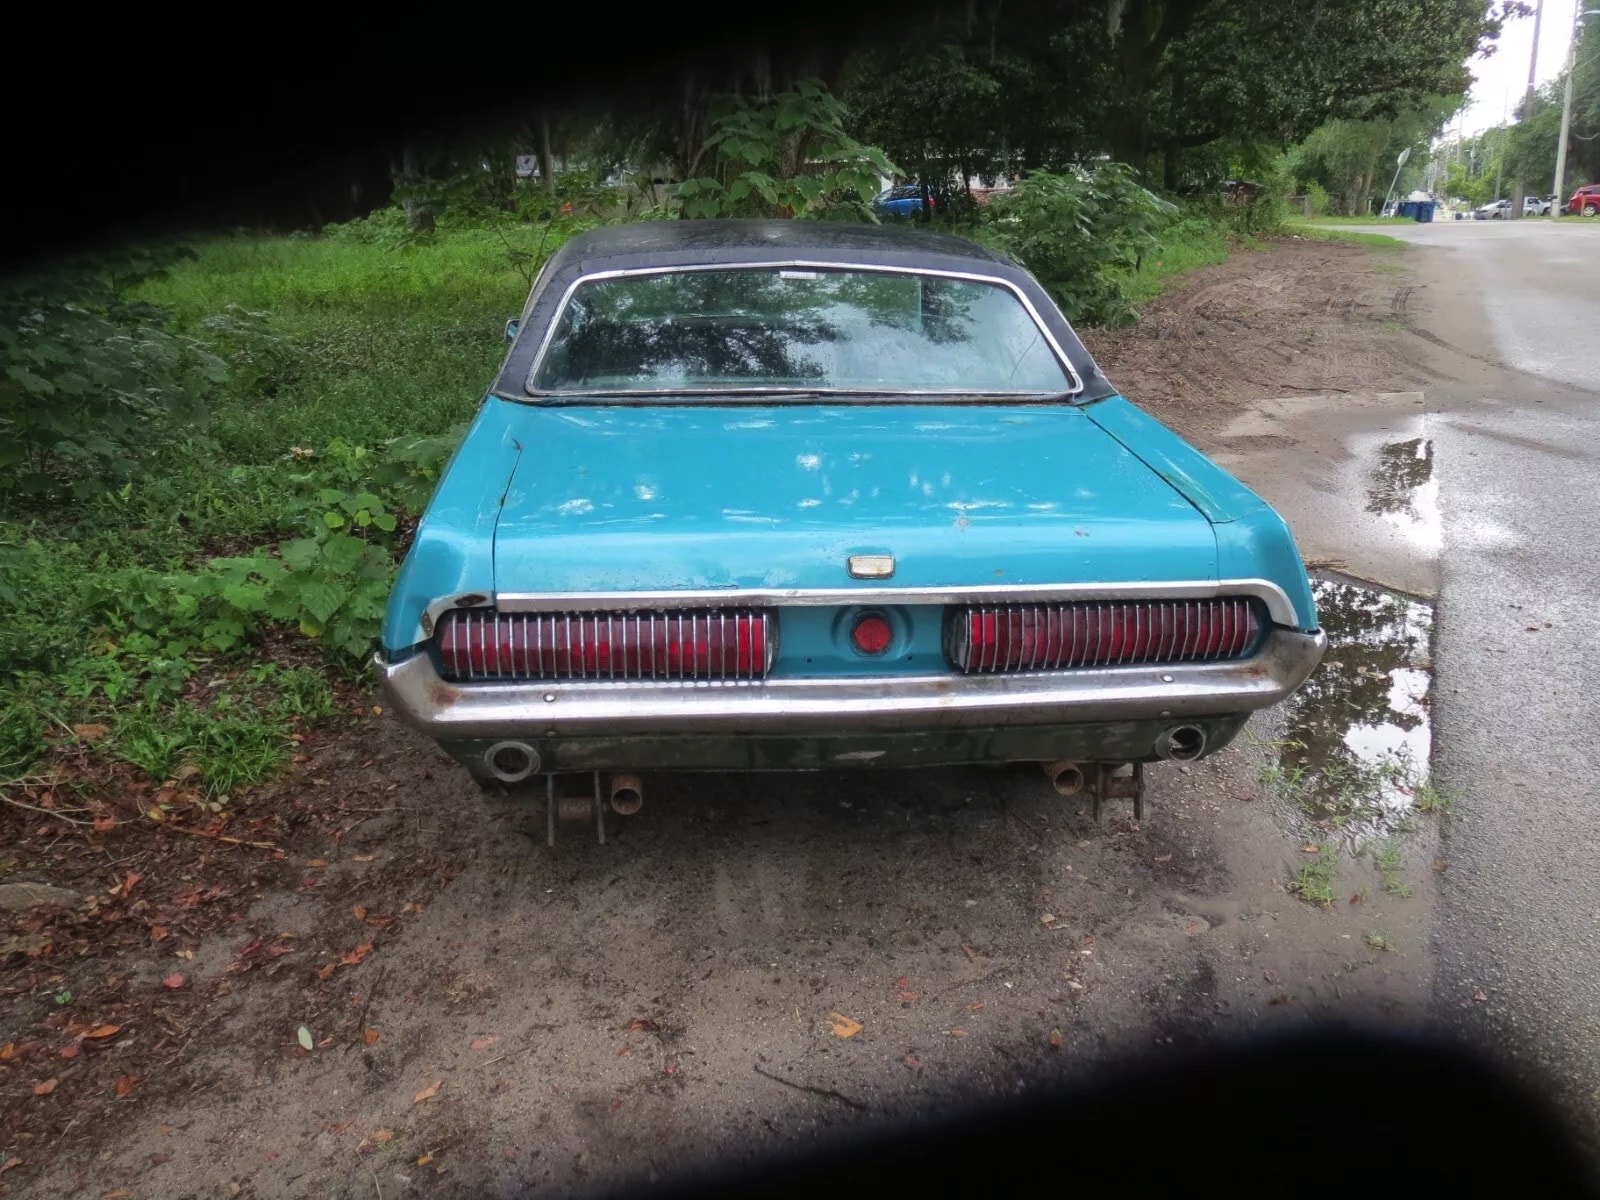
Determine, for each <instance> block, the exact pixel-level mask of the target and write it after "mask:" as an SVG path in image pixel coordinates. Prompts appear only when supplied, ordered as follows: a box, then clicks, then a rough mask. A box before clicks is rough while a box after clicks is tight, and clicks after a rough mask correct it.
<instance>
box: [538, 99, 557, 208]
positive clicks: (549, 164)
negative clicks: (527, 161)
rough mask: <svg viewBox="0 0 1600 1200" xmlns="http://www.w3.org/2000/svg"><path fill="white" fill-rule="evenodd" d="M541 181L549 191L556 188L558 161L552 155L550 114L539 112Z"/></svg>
mask: <svg viewBox="0 0 1600 1200" xmlns="http://www.w3.org/2000/svg"><path fill="white" fill-rule="evenodd" d="M539 182H540V183H542V184H543V185H544V189H545V191H547V192H553V191H555V190H556V163H555V159H554V158H552V157H551V156H550V114H549V113H547V112H541V113H540V114H539Z"/></svg>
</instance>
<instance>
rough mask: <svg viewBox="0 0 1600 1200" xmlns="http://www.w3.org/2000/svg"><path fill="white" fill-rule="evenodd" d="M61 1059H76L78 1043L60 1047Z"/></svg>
mask: <svg viewBox="0 0 1600 1200" xmlns="http://www.w3.org/2000/svg"><path fill="white" fill-rule="evenodd" d="M61 1057H62V1058H77V1057H78V1043H77V1042H73V1043H72V1044H71V1045H70V1046H63V1047H61Z"/></svg>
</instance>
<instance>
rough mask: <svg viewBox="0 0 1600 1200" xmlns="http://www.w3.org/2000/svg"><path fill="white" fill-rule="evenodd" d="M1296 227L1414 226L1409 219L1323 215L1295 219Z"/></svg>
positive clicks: (1413, 222)
mask: <svg viewBox="0 0 1600 1200" xmlns="http://www.w3.org/2000/svg"><path fill="white" fill-rule="evenodd" d="M1294 224H1296V225H1331V226H1340V225H1415V224H1417V222H1415V221H1413V220H1412V219H1411V218H1410V217H1342V216H1335V215H1333V214H1331V213H1324V214H1323V215H1322V216H1319V217H1296V218H1295V219H1294Z"/></svg>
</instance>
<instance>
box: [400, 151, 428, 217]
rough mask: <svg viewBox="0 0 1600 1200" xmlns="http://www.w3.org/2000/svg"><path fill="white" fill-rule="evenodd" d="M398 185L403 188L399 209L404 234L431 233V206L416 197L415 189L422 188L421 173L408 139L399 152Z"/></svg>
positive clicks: (415, 153) (415, 152) (415, 154)
mask: <svg viewBox="0 0 1600 1200" xmlns="http://www.w3.org/2000/svg"><path fill="white" fill-rule="evenodd" d="M400 184H401V186H402V187H403V188H405V198H404V199H403V200H402V201H401V202H400V207H401V209H402V210H403V211H404V212H405V214H406V232H407V233H432V232H433V206H432V205H430V204H428V202H427V201H425V200H424V199H423V198H422V197H420V196H418V195H417V188H419V187H421V186H422V171H421V169H420V168H419V166H418V163H417V145H416V143H415V142H413V141H412V140H411V139H409V138H407V139H406V144H405V148H404V149H403V150H402V151H401V152H400Z"/></svg>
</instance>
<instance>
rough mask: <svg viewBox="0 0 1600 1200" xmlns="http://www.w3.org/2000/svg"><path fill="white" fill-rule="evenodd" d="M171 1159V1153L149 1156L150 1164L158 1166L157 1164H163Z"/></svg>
mask: <svg viewBox="0 0 1600 1200" xmlns="http://www.w3.org/2000/svg"><path fill="white" fill-rule="evenodd" d="M171 1161H172V1155H170V1154H152V1155H151V1156H150V1165H151V1166H152V1167H159V1166H161V1165H163V1164H165V1163H169V1162H171Z"/></svg>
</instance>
